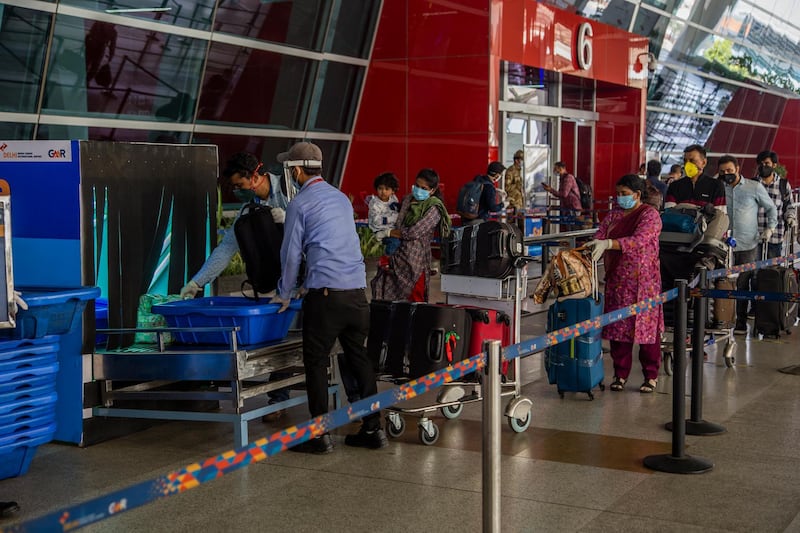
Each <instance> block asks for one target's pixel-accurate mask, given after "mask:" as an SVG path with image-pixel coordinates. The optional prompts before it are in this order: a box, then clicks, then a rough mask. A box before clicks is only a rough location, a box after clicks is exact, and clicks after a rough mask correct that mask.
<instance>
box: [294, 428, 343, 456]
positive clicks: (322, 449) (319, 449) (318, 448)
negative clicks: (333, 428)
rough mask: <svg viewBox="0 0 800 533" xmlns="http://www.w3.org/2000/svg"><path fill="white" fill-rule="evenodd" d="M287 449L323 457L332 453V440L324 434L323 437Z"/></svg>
mask: <svg viewBox="0 0 800 533" xmlns="http://www.w3.org/2000/svg"><path fill="white" fill-rule="evenodd" d="M289 449H290V450H292V451H293V452H299V453H313V454H316V455H323V454H326V453H331V452H332V451H333V439H332V438H331V436H330V435H329V434H328V433H325V434H324V435H320V436H319V437H317V438H315V439H311V440H307V441H305V442H302V443H300V444H298V445H297V446H294V447H292V448H289Z"/></svg>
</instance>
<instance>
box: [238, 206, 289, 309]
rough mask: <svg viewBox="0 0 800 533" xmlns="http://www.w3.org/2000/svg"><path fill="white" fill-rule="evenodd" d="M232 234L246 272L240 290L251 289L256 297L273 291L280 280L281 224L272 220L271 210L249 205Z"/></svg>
mask: <svg viewBox="0 0 800 533" xmlns="http://www.w3.org/2000/svg"><path fill="white" fill-rule="evenodd" d="M233 231H234V232H235V234H236V242H237V243H238V244H239V253H241V255H242V260H243V261H244V266H245V270H246V272H247V280H246V281H244V282H242V290H244V287H245V286H246V285H248V284H249V285H252V287H253V292H254V293H255V295H256V297H257V296H258V294H259V293H261V294H266V293H268V292H270V291H274V290H275V289H276V288H277V287H278V280H279V279H280V277H281V243H282V242H283V224H277V223H276V222H275V221H274V220H273V218H272V210H271V208H270V207H268V206H266V205H262V204H259V203H257V202H250V203H248V204H247V205H246V206H245V207H243V208H242V212H241V213H240V214H239V218H237V219H236V222H235V223H234V225H233Z"/></svg>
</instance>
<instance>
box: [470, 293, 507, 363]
mask: <svg viewBox="0 0 800 533" xmlns="http://www.w3.org/2000/svg"><path fill="white" fill-rule="evenodd" d="M463 307H464V308H465V309H466V310H467V313H468V314H469V316H470V318H471V319H472V329H471V333H470V338H469V348H468V350H467V353H468V355H469V357H472V356H473V355H476V354H479V353H480V352H481V351H483V341H484V340H494V339H496V340H499V341H500V342H501V343H502V345H503V346H510V345H511V344H512V342H511V334H512V333H511V317H510V316H509V315H507V314H506V313H504V312H502V311H495V310H494V309H481V308H480V307H467V306H463ZM502 371H503V375H506V372H507V371H508V361H503V368H502Z"/></svg>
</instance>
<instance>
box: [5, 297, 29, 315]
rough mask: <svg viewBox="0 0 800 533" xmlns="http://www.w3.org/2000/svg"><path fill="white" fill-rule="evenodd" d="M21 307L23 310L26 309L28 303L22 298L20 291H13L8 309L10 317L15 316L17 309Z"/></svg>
mask: <svg viewBox="0 0 800 533" xmlns="http://www.w3.org/2000/svg"><path fill="white" fill-rule="evenodd" d="M20 309H22V310H23V311H27V310H28V303H27V302H26V301H25V300H23V299H22V293H21V292H19V291H14V299H13V300H12V301H11V306H10V309H9V310H8V312H9V314H10V315H11V316H12V317H16V316H17V311H18V310H20Z"/></svg>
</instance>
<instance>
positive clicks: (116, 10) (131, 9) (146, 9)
mask: <svg viewBox="0 0 800 533" xmlns="http://www.w3.org/2000/svg"><path fill="white" fill-rule="evenodd" d="M171 9H172V8H171V7H115V8H113V9H106V13H160V12H164V11H170V10H171Z"/></svg>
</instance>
